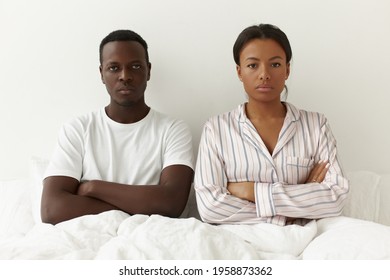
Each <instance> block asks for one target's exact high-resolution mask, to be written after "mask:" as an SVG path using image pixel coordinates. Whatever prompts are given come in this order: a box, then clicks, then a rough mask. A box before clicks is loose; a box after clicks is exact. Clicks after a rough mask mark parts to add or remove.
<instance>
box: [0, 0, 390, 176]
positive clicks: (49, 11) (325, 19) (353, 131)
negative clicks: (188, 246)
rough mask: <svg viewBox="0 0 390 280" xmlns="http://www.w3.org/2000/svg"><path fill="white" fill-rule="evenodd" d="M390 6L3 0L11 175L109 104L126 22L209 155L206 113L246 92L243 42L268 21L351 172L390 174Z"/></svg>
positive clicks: (302, 95)
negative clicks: (109, 70)
mask: <svg viewBox="0 0 390 280" xmlns="http://www.w3.org/2000/svg"><path fill="white" fill-rule="evenodd" d="M389 14H390V2H389V1H387V0H370V1H356V0H331V1H320V0H298V1H289V0H284V1H283V0H279V1H277V0H273V1H263V0H246V1H236V0H214V1H207V0H188V1H185V0H164V1H160V0H127V1H126V0H114V1H112V0H110V1H96V0H95V1H92V0H91V1H76V0H64V1H59V0H41V1H38V0H35V1H32V0H0V36H1V41H0V98H1V103H0V104H1V105H0V106H1V110H0V129H1V137H0V180H7V179H14V178H20V177H25V176H28V170H29V160H30V158H31V157H32V156H38V157H44V158H49V157H50V155H51V153H52V149H53V147H54V144H55V141H56V138H57V132H58V129H59V128H60V126H61V125H62V124H63V123H64V122H65V121H67V120H69V119H70V118H73V117H75V116H77V115H80V114H84V113H86V112H89V111H91V110H96V109H98V108H101V107H103V106H105V105H107V104H108V102H109V99H108V94H107V93H106V90H105V87H104V85H103V84H102V83H101V80H100V75H99V71H98V67H99V61H98V46H99V43H100V41H101V39H102V38H103V37H104V36H106V35H107V34H108V33H109V32H111V31H113V30H115V29H132V30H134V31H136V32H138V33H139V34H140V35H141V36H142V37H144V39H145V40H146V41H147V42H148V44H149V54H150V59H151V62H152V77H151V80H150V82H149V85H148V88H147V92H146V99H147V102H148V103H149V105H151V106H152V107H154V108H155V109H157V110H160V111H162V112H165V113H167V114H170V115H173V116H175V117H178V118H181V119H184V120H185V121H186V122H187V123H188V124H189V125H190V127H191V129H192V132H193V135H194V148H195V153H197V146H198V141H199V138H200V134H201V130H202V126H203V123H204V122H205V121H206V119H207V118H208V117H210V116H212V115H215V114H219V113H222V112H225V111H228V110H231V109H233V108H234V107H236V106H237V105H238V104H239V103H242V102H244V101H245V100H246V96H245V93H244V91H243V88H242V84H241V82H240V81H239V80H238V78H237V76H236V70H235V64H234V61H233V57H232V47H233V44H234V41H235V39H236V38H237V36H238V34H239V33H240V32H241V30H242V29H244V28H245V27H247V26H249V25H253V24H258V23H272V24H275V25H277V26H279V27H280V28H281V29H282V30H284V31H285V32H286V34H287V35H288V37H289V39H290V42H291V45H292V49H293V61H292V73H291V75H290V78H289V80H288V81H287V85H288V87H289V96H288V101H289V102H292V103H293V104H295V105H296V106H298V107H300V108H304V109H307V110H314V111H319V112H322V113H324V114H326V116H327V117H328V119H329V121H330V124H331V127H332V130H333V133H334V135H335V137H336V138H337V140H338V150H339V155H340V158H341V161H342V163H343V166H344V169H345V170H346V171H351V170H360V169H367V170H371V171H374V172H378V173H389V172H390V165H389V162H388V159H389V158H390V147H389V146H390V129H389V123H390V110H388V106H389V105H390V97H389V95H390V94H389V93H390V92H389V88H390V85H389V83H388V81H389V78H388V77H389V74H390V70H389V67H390V54H389V50H390V36H389V35H390V16H389Z"/></svg>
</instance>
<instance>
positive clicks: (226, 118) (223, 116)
mask: <svg viewBox="0 0 390 280" xmlns="http://www.w3.org/2000/svg"><path fill="white" fill-rule="evenodd" d="M243 108H244V104H240V105H238V106H237V107H236V108H234V109H232V110H230V111H225V112H223V113H219V114H216V115H213V116H211V117H209V118H208V120H207V121H206V125H215V124H221V123H231V122H235V121H237V120H240V119H241V118H242V117H243V112H244V109H243Z"/></svg>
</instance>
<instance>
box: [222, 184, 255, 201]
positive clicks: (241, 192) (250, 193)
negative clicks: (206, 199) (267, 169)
mask: <svg viewBox="0 0 390 280" xmlns="http://www.w3.org/2000/svg"><path fill="white" fill-rule="evenodd" d="M227 189H228V191H229V192H230V194H232V195H234V196H236V197H238V198H241V199H246V200H249V201H251V202H255V182H238V183H232V182H229V183H228V185H227Z"/></svg>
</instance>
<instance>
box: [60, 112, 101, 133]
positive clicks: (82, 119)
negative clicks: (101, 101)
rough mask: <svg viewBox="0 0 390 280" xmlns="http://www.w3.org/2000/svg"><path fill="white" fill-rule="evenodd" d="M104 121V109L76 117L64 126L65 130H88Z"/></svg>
mask: <svg viewBox="0 0 390 280" xmlns="http://www.w3.org/2000/svg"><path fill="white" fill-rule="evenodd" d="M101 120H102V109H98V110H94V111H90V112H87V113H84V114H79V115H77V116H74V117H72V118H70V119H68V120H67V121H65V122H64V123H63V125H62V127H63V128H64V129H66V128H68V129H69V128H73V129H77V130H79V129H82V130H84V129H86V128H87V127H89V126H91V125H96V124H97V123H99V122H101Z"/></svg>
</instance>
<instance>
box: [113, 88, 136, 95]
mask: <svg viewBox="0 0 390 280" xmlns="http://www.w3.org/2000/svg"><path fill="white" fill-rule="evenodd" d="M117 91H118V92H119V93H121V94H130V93H132V92H133V91H134V88H131V87H125V88H120V89H118V90H117Z"/></svg>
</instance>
